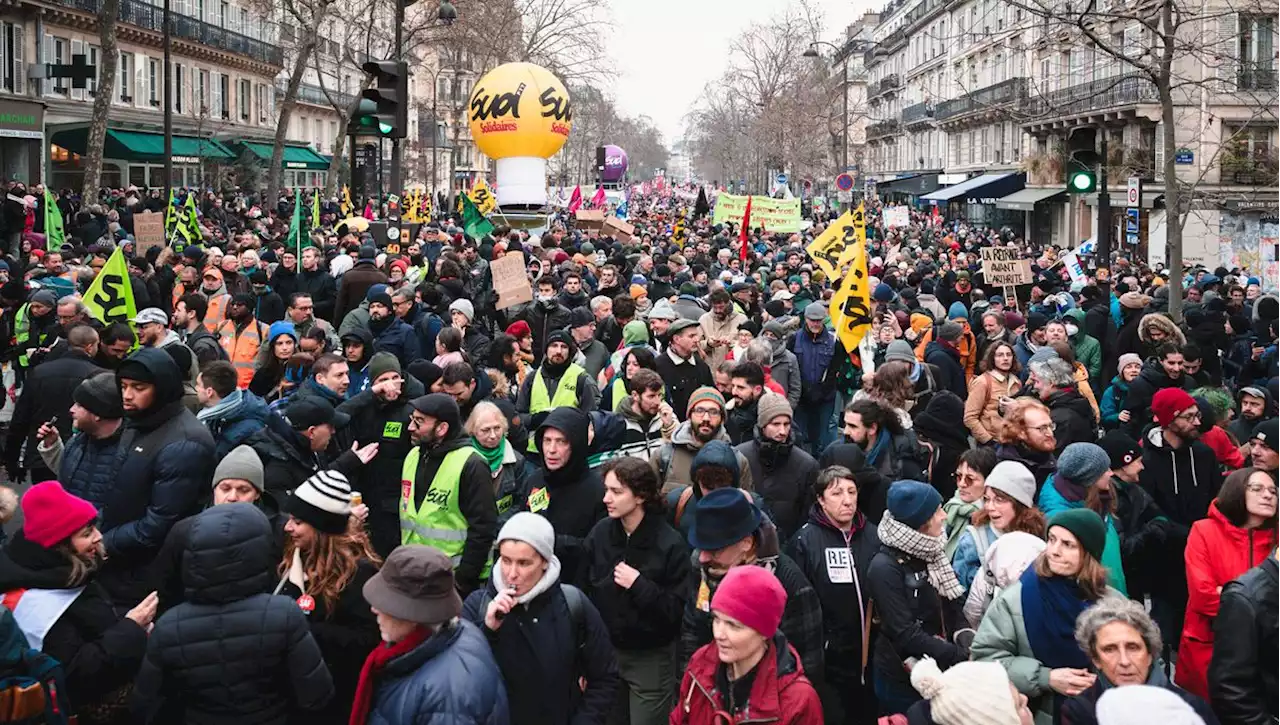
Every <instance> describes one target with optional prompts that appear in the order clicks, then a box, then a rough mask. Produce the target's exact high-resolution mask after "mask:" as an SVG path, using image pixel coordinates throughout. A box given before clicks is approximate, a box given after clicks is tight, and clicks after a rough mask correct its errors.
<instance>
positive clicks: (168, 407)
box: [101, 348, 216, 605]
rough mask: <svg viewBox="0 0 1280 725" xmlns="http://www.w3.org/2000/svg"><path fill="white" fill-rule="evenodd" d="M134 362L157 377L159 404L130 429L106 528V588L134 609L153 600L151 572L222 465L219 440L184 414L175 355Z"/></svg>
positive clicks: (143, 353) (128, 424) (144, 355)
mask: <svg viewBox="0 0 1280 725" xmlns="http://www.w3.org/2000/svg"><path fill="white" fill-rule="evenodd" d="M129 359H130V360H136V361H137V362H139V363H141V364H142V365H144V366H145V367H147V368H148V370H150V371H151V374H152V375H153V376H154V377H155V380H156V383H155V403H154V404H153V405H152V407H151V408H149V409H148V410H146V411H143V412H142V413H141V414H140V415H131V416H129V417H128V418H127V420H126V421H125V430H124V433H123V434H122V437H121V446H122V447H123V449H124V462H123V463H122V464H121V466H120V469H119V476H118V478H117V484H116V487H115V490H114V491H113V493H112V495H111V497H110V499H109V500H108V501H107V504H106V505H105V506H104V507H103V509H102V526H101V528H102V535H103V543H104V544H105V545H106V547H107V553H108V554H109V555H110V558H108V559H107V564H106V566H105V568H104V570H103V582H102V583H103V586H105V587H107V589H108V590H109V591H110V592H111V594H112V596H113V598H114V599H115V601H117V602H120V603H125V604H129V605H132V604H133V603H136V602H139V601H141V600H142V598H143V597H145V596H146V595H147V594H148V593H149V592H150V590H149V589H147V579H148V577H147V574H146V568H147V566H148V565H149V564H150V563H151V561H152V560H153V559H154V558H155V555H156V553H158V552H159V551H160V547H161V546H162V545H163V544H164V538H165V536H167V535H168V534H169V529H170V528H172V527H173V525H174V524H175V523H177V521H178V520H179V519H181V518H183V517H184V516H190V515H191V514H193V513H195V512H196V511H197V510H198V507H199V501H200V499H201V498H202V497H203V496H204V494H205V492H207V491H208V490H209V485H210V481H211V480H212V478H213V469H214V465H215V463H216V462H215V461H214V457H213V451H214V442H213V436H212V435H210V434H209V430H208V429H207V428H205V427H204V426H203V425H201V424H200V422H199V421H198V420H196V417H195V416H194V415H192V414H191V411H189V410H187V409H186V408H185V407H184V406H183V403H182V395H183V387H182V379H181V373H179V371H178V366H177V365H175V364H174V362H173V359H172V358H170V357H169V354H168V353H166V352H165V351H163V350H157V349H154V348H144V349H142V350H139V351H137V352H135V353H134V354H133V355H131V356H130V358H129Z"/></svg>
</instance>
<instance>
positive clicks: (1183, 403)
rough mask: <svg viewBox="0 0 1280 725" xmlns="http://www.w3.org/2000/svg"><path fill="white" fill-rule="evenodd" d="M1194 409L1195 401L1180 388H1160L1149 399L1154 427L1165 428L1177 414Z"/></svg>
mask: <svg viewBox="0 0 1280 725" xmlns="http://www.w3.org/2000/svg"><path fill="white" fill-rule="evenodd" d="M1194 407H1196V401H1195V400H1194V399H1193V398H1192V397H1191V396H1190V395H1188V394H1187V391H1185V390H1183V389H1182V388H1161V389H1160V390H1159V391H1157V392H1156V394H1155V397H1153V398H1152V399H1151V414H1152V416H1153V417H1154V418H1155V419H1156V425H1159V426H1162V427H1163V426H1166V425H1169V424H1170V423H1172V422H1173V419H1174V417H1175V416H1176V415H1178V413H1181V412H1182V411H1184V410H1187V409H1188V408H1194Z"/></svg>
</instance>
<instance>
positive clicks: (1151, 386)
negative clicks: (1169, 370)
mask: <svg viewBox="0 0 1280 725" xmlns="http://www.w3.org/2000/svg"><path fill="white" fill-rule="evenodd" d="M1164 388H1182V389H1183V390H1190V389H1191V388H1190V387H1189V386H1188V381H1187V377H1186V376H1185V375H1184V376H1182V377H1180V378H1177V379H1176V380H1175V379H1173V378H1170V377H1169V376H1168V375H1167V374H1165V371H1164V367H1163V366H1161V365H1160V361H1158V360H1148V361H1147V362H1146V363H1144V364H1143V366H1142V372H1140V373H1138V377H1136V378H1134V380H1133V382H1132V383H1129V397H1127V398H1125V401H1124V409H1125V410H1127V411H1129V431H1128V432H1129V435H1130V437H1132V438H1133V439H1134V440H1142V433H1143V430H1142V429H1143V428H1144V427H1145V426H1146V425H1147V424H1149V423H1150V422H1151V400H1152V399H1153V398H1155V396H1156V393H1157V392H1159V391H1160V390H1163V389H1164Z"/></svg>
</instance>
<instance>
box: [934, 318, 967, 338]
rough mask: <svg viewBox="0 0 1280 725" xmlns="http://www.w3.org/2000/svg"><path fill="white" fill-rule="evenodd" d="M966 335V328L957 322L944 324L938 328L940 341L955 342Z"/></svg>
mask: <svg viewBox="0 0 1280 725" xmlns="http://www.w3.org/2000/svg"><path fill="white" fill-rule="evenodd" d="M962 334H964V328H963V327H961V326H960V325H959V324H957V323H955V322H944V323H942V324H941V325H939V326H938V339H939V340H947V341H950V342H955V341H956V340H959V339H960V336H961V335H962Z"/></svg>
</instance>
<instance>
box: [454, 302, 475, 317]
mask: <svg viewBox="0 0 1280 725" xmlns="http://www.w3.org/2000/svg"><path fill="white" fill-rule="evenodd" d="M449 311H450V312H461V313H462V316H463V317H465V318H467V322H471V321H472V320H474V319H476V308H475V306H474V305H472V304H471V300H454V301H453V303H452V304H450V305H449Z"/></svg>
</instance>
